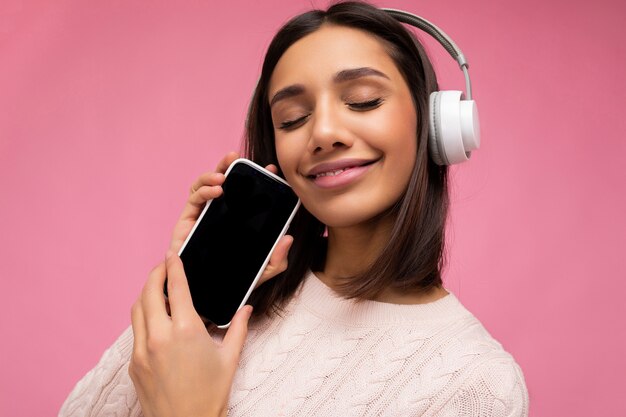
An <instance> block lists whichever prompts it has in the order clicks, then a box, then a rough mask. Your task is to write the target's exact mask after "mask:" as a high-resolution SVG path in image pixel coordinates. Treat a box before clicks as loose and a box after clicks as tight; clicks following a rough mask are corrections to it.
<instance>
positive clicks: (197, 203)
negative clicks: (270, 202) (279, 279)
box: [167, 152, 293, 287]
mask: <svg viewBox="0 0 626 417" xmlns="http://www.w3.org/2000/svg"><path fill="white" fill-rule="evenodd" d="M237 158H239V154H237V153H236V152H230V153H228V154H227V155H226V156H225V157H224V158H223V159H222V160H221V161H220V162H219V163H218V164H217V167H216V168H215V171H214V172H205V173H204V174H202V175H200V177H198V179H197V180H196V181H194V183H193V184H192V186H191V189H190V193H189V199H188V200H187V204H186V205H185V208H184V209H183V212H182V214H181V215H180V218H179V219H178V222H177V223H176V226H175V227H174V232H173V234H172V241H171V243H170V247H169V249H168V251H167V257H169V256H171V255H174V254H177V253H178V251H179V250H180V248H181V247H182V246H183V242H185V239H187V236H188V235H189V233H190V232H191V229H192V228H193V225H194V224H195V222H196V220H197V219H198V216H200V213H202V210H203V209H204V206H205V205H206V202H207V201H209V200H211V199H214V198H217V197H219V196H220V195H222V192H223V190H222V184H223V183H224V179H225V176H224V173H225V172H226V170H227V169H228V167H229V166H230V164H231V163H232V162H233V161H234V160H235V159H237ZM265 168H266V169H267V170H269V171H271V172H273V173H274V174H275V173H276V172H277V169H276V166H274V165H268V166H266V167H265ZM292 242H293V238H292V237H291V236H289V235H285V236H283V237H282V238H281V240H280V241H279V242H278V244H277V245H276V247H275V248H274V252H273V253H272V256H271V258H270V261H269V263H268V265H267V266H266V267H265V270H264V271H263V274H262V275H261V277H260V278H259V282H258V283H257V287H258V286H259V285H261V284H262V283H264V282H265V281H267V280H268V279H270V278H272V277H274V276H276V275H278V274H280V273H281V272H283V271H284V270H285V269H287V254H288V252H289V248H290V247H291V243H292Z"/></svg>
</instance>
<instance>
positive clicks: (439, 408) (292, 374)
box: [59, 273, 528, 417]
mask: <svg viewBox="0 0 626 417" xmlns="http://www.w3.org/2000/svg"><path fill="white" fill-rule="evenodd" d="M215 337H216V338H219V337H220V335H215ZM132 339H133V335H132V331H131V330H130V329H128V330H126V331H125V332H124V333H123V334H122V335H121V336H120V338H119V339H118V340H117V341H116V342H115V344H114V345H113V346H112V347H111V348H110V349H108V350H107V351H106V352H105V353H104V355H103V357H102V359H101V360H100V362H99V363H98V364H97V365H96V367H95V368H94V369H92V370H91V371H90V372H89V373H88V374H87V375H85V377H84V378H83V379H82V380H81V381H80V382H79V383H78V384H77V385H76V387H75V388H74V390H73V391H72V393H71V394H70V396H69V397H68V398H67V400H66V401H65V404H63V407H62V408H61V411H60V413H59V416H62V417H67V416H81V417H84V416H116V417H124V416H141V415H142V414H141V407H140V404H139V402H138V400H137V395H136V394H135V390H134V387H133V384H132V382H131V380H130V377H129V376H128V361H129V359H130V355H131V351H132V343H133V340H132ZM228 415H229V416H241V417H244V416H256V417H258V416H342V417H344V416H346V417H348V416H403V417H406V416H442V417H443V416H446V417H448V416H468V417H469V416H485V417H487V416H488V417H505V416H507V417H508V416H511V417H513V416H527V415H528V394H527V391H526V386H525V383H524V377H523V375H522V372H521V370H520V368H519V366H518V365H517V364H516V363H515V361H514V359H513V358H512V357H511V355H509V354H508V353H507V352H505V351H504V350H503V349H502V346H501V345H500V344H499V343H498V342H496V341H495V340H494V339H493V338H492V337H491V336H490V335H489V333H487V331H486V330H485V329H484V327H483V326H482V325H481V324H480V322H479V321H478V320H477V319H476V318H475V317H474V316H473V315H472V314H471V313H470V312H468V311H467V310H466V309H465V308H464V307H463V306H462V305H461V303H460V302H459V301H458V299H457V298H456V297H455V296H454V295H453V294H449V295H447V296H445V297H444V298H442V299H440V300H438V301H435V302H432V303H428V304H423V305H394V304H387V303H379V302H374V301H361V302H357V301H354V300H345V299H342V298H340V297H338V296H337V295H336V294H335V293H334V292H333V291H332V290H331V289H330V288H328V287H326V286H325V285H324V284H323V283H322V282H321V281H320V280H319V279H318V278H317V277H315V275H313V274H312V273H311V274H309V276H308V277H307V279H306V280H305V282H304V284H303V285H302V287H301V289H300V290H299V291H298V293H297V294H296V296H295V297H294V298H293V299H292V300H291V302H290V303H289V305H288V306H287V308H286V309H285V312H284V313H283V314H282V317H273V318H271V319H257V320H256V321H254V322H252V323H251V324H250V331H249V333H248V339H247V341H246V345H245V347H244V350H243V352H242V355H241V361H240V366H239V370H238V372H237V374H236V376H235V381H234V383H233V387H232V392H231V396H230V403H229V410H228Z"/></svg>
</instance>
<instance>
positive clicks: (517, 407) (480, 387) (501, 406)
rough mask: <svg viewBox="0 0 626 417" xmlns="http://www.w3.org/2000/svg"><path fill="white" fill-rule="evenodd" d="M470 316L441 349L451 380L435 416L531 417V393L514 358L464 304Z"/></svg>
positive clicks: (458, 326) (460, 322)
mask: <svg viewBox="0 0 626 417" xmlns="http://www.w3.org/2000/svg"><path fill="white" fill-rule="evenodd" d="M459 308H460V309H463V310H464V311H465V312H466V314H464V315H463V319H462V320H460V321H458V322H457V323H456V325H452V326H451V328H450V330H451V331H450V333H449V334H448V338H447V340H446V341H445V342H443V343H442V344H441V346H440V352H439V354H440V355H441V359H442V360H441V366H442V369H443V370H445V372H447V373H448V375H449V376H450V378H449V379H448V381H447V384H446V385H445V388H444V389H443V390H442V394H443V393H444V392H445V394H444V395H441V396H440V397H439V398H440V400H439V401H438V403H439V404H436V405H435V404H434V405H435V407H434V408H435V409H439V410H440V412H437V413H436V414H435V415H454V416H457V415H472V416H489V417H495V416H520V417H523V416H527V415H528V392H527V389H526V383H525V381H524V375H523V372H522V370H521V368H520V366H519V365H518V364H517V362H516V361H515V359H514V358H513V356H512V355H511V354H510V353H509V352H507V351H506V350H505V349H504V348H503V346H502V345H501V344H500V343H499V342H498V341H497V340H496V339H494V338H493V337H492V336H491V334H490V333H489V332H488V331H487V330H486V329H485V327H484V326H483V325H482V323H481V322H480V321H479V320H478V319H477V318H476V317H475V316H474V315H472V314H471V313H470V312H469V311H467V310H466V309H465V308H464V307H463V306H462V305H461V304H460V303H459Z"/></svg>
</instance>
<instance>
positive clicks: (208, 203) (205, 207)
mask: <svg viewBox="0 0 626 417" xmlns="http://www.w3.org/2000/svg"><path fill="white" fill-rule="evenodd" d="M240 163H241V164H246V165H249V166H251V167H252V168H254V169H256V170H257V171H260V172H261V173H263V174H265V175H268V176H270V177H272V178H273V179H275V180H278V181H280V182H282V183H283V184H285V185H287V186H288V187H289V188H291V186H290V185H289V184H288V183H287V181H285V180H284V179H282V178H281V177H279V176H278V175H276V174H274V173H273V172H270V171H268V170H267V169H265V168H263V167H262V166H260V165H258V164H256V163H254V162H252V161H251V160H249V159H246V158H238V159H235V160H234V161H233V162H232V163H231V164H230V165H229V167H228V169H227V170H226V172H225V173H224V176H225V177H228V174H229V173H230V171H231V169H232V168H233V167H234V166H235V165H236V164H240ZM212 201H213V199H211V200H209V201H207V202H206V204H205V206H204V209H202V213H200V216H198V219H197V220H196V222H195V223H194V225H193V228H192V229H191V231H190V232H189V235H187V238H186V239H185V241H184V242H183V245H182V246H181V248H180V250H179V251H178V256H180V255H181V254H182V253H183V251H184V250H185V247H186V246H187V243H188V242H189V239H191V236H193V234H194V232H195V231H196V228H197V227H198V225H199V224H200V222H201V221H202V218H203V217H204V214H205V213H206V212H207V210H208V208H209V206H210V205H211V202H212ZM299 208H300V199H299V198H298V202H297V203H296V205H295V207H294V209H293V210H292V212H291V215H290V216H289V218H288V219H287V222H286V223H285V225H284V226H283V229H282V231H281V232H280V233H279V235H278V237H277V238H276V240H275V241H274V244H273V245H272V248H271V249H270V251H269V253H268V254H267V256H266V257H265V261H263V264H262V265H261V268H260V269H259V271H258V272H257V274H256V277H255V278H254V280H253V281H252V284H251V285H250V288H248V291H247V292H246V295H245V296H244V297H243V300H242V301H241V303H240V304H239V307H237V310H236V311H239V309H241V307H243V306H244V305H246V301H248V298H250V294H252V291H254V289H255V287H256V285H257V283H258V282H259V279H260V278H261V275H262V274H263V271H264V270H265V267H266V266H267V264H268V263H269V261H270V258H271V257H272V253H274V249H275V248H276V245H277V244H278V241H279V240H280V239H281V238H282V237H283V236H285V234H286V233H287V229H289V225H290V224H291V221H292V220H293V218H294V216H295V215H296V212H297V211H298V209H299ZM230 323H231V322H228V323H227V324H224V325H217V324H216V326H217V327H218V328H220V329H227V328H228V327H229V326H230Z"/></svg>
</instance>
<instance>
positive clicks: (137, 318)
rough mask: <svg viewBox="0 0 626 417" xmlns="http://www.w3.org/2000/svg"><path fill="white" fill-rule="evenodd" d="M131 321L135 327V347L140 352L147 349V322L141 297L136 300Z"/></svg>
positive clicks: (131, 311) (131, 313)
mask: <svg viewBox="0 0 626 417" xmlns="http://www.w3.org/2000/svg"><path fill="white" fill-rule="evenodd" d="M130 321H131V324H132V328H133V339H134V343H133V345H134V346H133V349H135V350H136V351H140V352H145V350H146V337H147V333H146V322H145V320H144V317H143V308H142V306H141V297H140V298H138V299H137V301H135V304H133V307H132V308H131V310H130Z"/></svg>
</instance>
